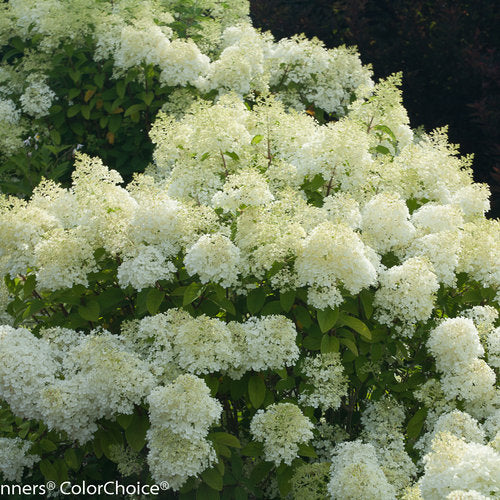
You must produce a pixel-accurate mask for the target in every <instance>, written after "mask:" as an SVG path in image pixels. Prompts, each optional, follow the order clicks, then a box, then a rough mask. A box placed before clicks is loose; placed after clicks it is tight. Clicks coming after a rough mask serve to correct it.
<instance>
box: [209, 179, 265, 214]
mask: <svg viewBox="0 0 500 500" xmlns="http://www.w3.org/2000/svg"><path fill="white" fill-rule="evenodd" d="M273 200H274V196H273V195H272V194H271V191H270V190H269V185H268V183H267V181H266V179H265V178H264V177H263V176H262V175H261V174H259V173H258V172H256V171H254V170H246V171H240V172H238V173H237V174H233V175H230V176H229V177H228V178H227V180H226V182H225V184H224V186H223V188H222V191H218V192H217V193H215V194H214V196H213V197H212V205H213V206H214V207H215V208H222V209H223V210H225V211H226V212H232V213H235V212H236V211H237V210H238V209H239V208H240V207H242V206H245V207H247V206H248V207H258V206H260V205H267V204H268V203H270V202H271V201H273Z"/></svg>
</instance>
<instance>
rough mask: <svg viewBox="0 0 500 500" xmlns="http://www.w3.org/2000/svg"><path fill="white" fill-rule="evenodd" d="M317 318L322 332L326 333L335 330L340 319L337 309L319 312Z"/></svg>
mask: <svg viewBox="0 0 500 500" xmlns="http://www.w3.org/2000/svg"><path fill="white" fill-rule="evenodd" d="M317 318H318V324H319V327H320V329H321V332H322V333H325V332H327V331H328V330H330V329H331V328H333V326H334V325H335V323H336V322H337V320H338V318H339V310H338V309H337V308H335V309H333V310H332V309H331V308H329V307H328V308H327V309H322V310H319V311H318V313H317Z"/></svg>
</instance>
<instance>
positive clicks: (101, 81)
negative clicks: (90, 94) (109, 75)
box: [94, 73, 106, 89]
mask: <svg viewBox="0 0 500 500" xmlns="http://www.w3.org/2000/svg"><path fill="white" fill-rule="evenodd" d="M105 78H106V75H105V74H104V73H97V74H96V75H95V76H94V83H95V84H96V85H97V86H98V87H99V88H100V89H101V88H102V86H103V85H104V80H105Z"/></svg>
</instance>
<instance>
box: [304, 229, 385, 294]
mask: <svg viewBox="0 0 500 500" xmlns="http://www.w3.org/2000/svg"><path fill="white" fill-rule="evenodd" d="M295 270H296V272H297V277H298V280H299V282H300V283H301V284H302V285H310V286H313V287H326V288H329V287H335V285H336V284H337V282H338V281H340V282H341V283H342V284H343V285H344V286H345V288H347V290H348V291H349V292H351V293H352V294H356V293H359V292H360V291H361V290H362V289H363V288H366V287H368V286H370V285H372V284H373V283H374V282H375V280H376V277H377V271H376V269H375V267H374V265H373V263H372V261H371V260H370V258H369V255H368V252H367V250H366V248H365V246H364V244H363V242H362V241H361V239H360V237H359V236H358V235H357V234H356V233H355V232H354V231H353V230H352V229H351V228H349V227H347V226H344V225H340V224H338V225H335V224H332V223H330V222H325V223H323V224H321V225H319V226H318V227H316V228H315V229H313V231H311V233H310V234H309V235H308V236H307V238H306V239H305V240H304V242H303V245H302V248H301V249H300V250H299V253H298V255H297V260H296V262H295Z"/></svg>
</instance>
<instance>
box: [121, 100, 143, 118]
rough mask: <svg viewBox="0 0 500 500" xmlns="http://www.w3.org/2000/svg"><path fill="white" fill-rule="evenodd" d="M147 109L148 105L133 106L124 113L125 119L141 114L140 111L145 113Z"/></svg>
mask: <svg viewBox="0 0 500 500" xmlns="http://www.w3.org/2000/svg"><path fill="white" fill-rule="evenodd" d="M145 109H146V105H145V104H142V103H141V104H133V105H132V106H130V107H129V108H127V110H126V111H125V113H124V115H123V116H124V117H127V116H130V115H134V114H136V113H139V111H143V110H145Z"/></svg>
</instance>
